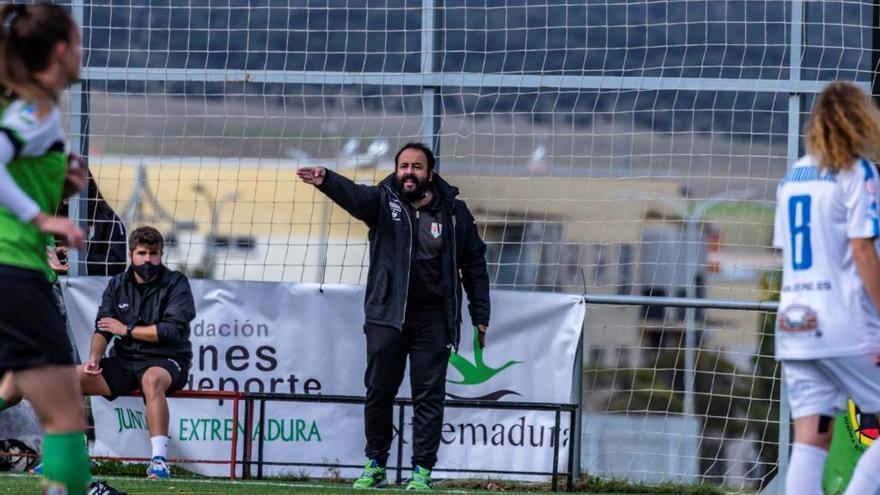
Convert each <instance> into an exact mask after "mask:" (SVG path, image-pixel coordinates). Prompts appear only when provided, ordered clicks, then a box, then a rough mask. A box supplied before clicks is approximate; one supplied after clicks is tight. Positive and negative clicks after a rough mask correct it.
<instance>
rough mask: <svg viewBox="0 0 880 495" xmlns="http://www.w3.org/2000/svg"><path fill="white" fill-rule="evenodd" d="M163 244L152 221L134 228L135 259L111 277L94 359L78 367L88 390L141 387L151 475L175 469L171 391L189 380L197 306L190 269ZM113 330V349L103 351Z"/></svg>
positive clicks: (117, 391) (120, 391) (114, 392)
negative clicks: (175, 267) (169, 257)
mask: <svg viewBox="0 0 880 495" xmlns="http://www.w3.org/2000/svg"><path fill="white" fill-rule="evenodd" d="M164 244H165V242H164V240H163V239H162V234H160V233H159V231H157V230H156V229H154V228H152V227H139V228H137V229H135V230H134V231H133V232H132V233H131V236H130V237H129V240H128V249H129V256H130V257H131V266H130V267H129V268H128V270H126V271H125V272H123V273H120V274H118V275H116V276H114V277H113V278H111V279H110V282H109V283H108V284H107V288H106V289H105V290H104V295H103V296H102V298H101V306H100V308H98V314H97V316H96V318H95V320H96V331H95V334H94V336H93V337H92V344H91V350H90V351H89V356H88V359H87V360H86V361H85V363H84V364H82V365H80V366H78V367H77V373H78V375H79V380H80V384H81V385H82V389H83V393H84V394H86V395H103V396H105V397H107V398H108V399H109V400H113V399H115V398H116V397H118V396H120V395H124V394H128V393H131V392H133V391H135V390H138V389H139V390H140V391H141V392H142V393H143V395H144V403H145V404H146V412H147V428H148V429H149V432H150V442H151V444H152V449H153V455H152V460H151V462H150V466H149V468H148V469H147V476H148V477H149V478H151V479H167V478H169V477H170V475H171V471H170V469H169V468H168V464H167V463H166V457H167V455H168V454H167V452H168V401H167V400H166V394H168V393H171V392H175V391H177V390H180V389H182V388H183V387H184V385H186V381H187V375H188V373H189V367H190V362H191V360H192V346H191V345H190V341H189V335H190V328H189V324H190V322H191V321H192V320H193V319H194V318H195V313H196V312H195V303H194V302H193V296H192V291H191V290H190V286H189V281H188V280H187V278H186V276H185V275H184V274H182V273H180V272H176V271H172V270H169V269H167V268H165V267H164V266H163V265H162V249H163V247H164ZM114 338H115V339H116V342H115V344H114V346H113V351H112V352H111V354H112V355H111V356H109V357H104V351H105V350H106V349H107V344H108V343H109V342H110V341H111V340H112V339H114Z"/></svg>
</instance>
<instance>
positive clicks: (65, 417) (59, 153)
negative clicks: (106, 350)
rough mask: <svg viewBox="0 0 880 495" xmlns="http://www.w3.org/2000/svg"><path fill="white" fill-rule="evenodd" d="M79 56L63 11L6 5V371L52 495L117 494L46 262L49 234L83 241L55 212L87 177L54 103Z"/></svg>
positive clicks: (2, 216)
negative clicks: (37, 427)
mask: <svg viewBox="0 0 880 495" xmlns="http://www.w3.org/2000/svg"><path fill="white" fill-rule="evenodd" d="M81 59H82V51H81V48H80V35H79V31H78V28H77V26H76V23H75V22H74V20H73V19H72V18H71V16H70V14H69V13H68V12H67V11H66V10H65V9H64V8H63V7H60V6H56V5H52V4H47V3H40V4H32V5H23V4H17V5H16V4H5V5H2V6H0V294H2V295H3V303H2V304H0V373H5V372H11V373H12V377H13V378H12V379H13V381H14V384H15V387H16V388H17V389H18V390H19V391H21V393H23V394H24V396H25V397H26V398H27V399H28V400H30V402H31V404H32V405H33V407H34V410H35V411H36V412H37V415H38V416H39V418H40V422H41V424H42V427H43V430H44V432H45V438H44V441H43V462H44V465H45V471H44V474H45V477H46V484H45V493H47V494H52V495H55V494H69V495H85V494H86V493H88V494H90V495H104V494H115V493H119V492H117V491H115V490H113V489H112V488H110V487H108V486H107V485H106V484H103V483H100V482H95V481H94V480H93V479H92V477H91V474H90V473H89V457H88V451H87V449H86V447H85V445H84V444H83V441H82V438H83V428H84V426H85V421H84V418H85V413H84V409H83V402H82V394H81V391H80V386H79V383H78V381H77V378H76V373H75V370H74V367H73V358H72V354H73V353H72V349H71V346H70V341H69V340H68V339H67V335H66V334H65V329H64V320H63V318H62V316H61V314H60V312H59V310H58V305H57V303H56V301H55V299H54V296H53V293H52V286H51V284H50V280H51V279H52V277H53V274H52V269H51V267H50V266H49V262H48V260H47V258H46V246H47V245H49V244H50V243H51V238H52V236H57V237H59V238H60V239H62V240H63V241H64V242H65V243H66V244H68V245H70V246H72V247H80V246H81V245H82V243H83V233H82V231H80V229H79V228H78V227H77V226H76V224H75V223H74V222H72V221H71V220H70V219H67V218H64V217H56V216H53V212H54V211H56V209H57V207H58V204H59V203H60V201H61V199H62V197H63V196H64V195H69V194H72V193H74V192H76V190H78V189H79V187H81V186H82V184H83V182H84V175H83V174H84V172H85V171H84V170H82V169H78V168H76V167H69V166H68V160H67V155H66V153H65V144H64V132H63V129H62V126H61V112H60V110H59V108H58V98H59V96H60V94H61V92H62V91H63V90H64V88H66V87H67V86H68V85H70V84H71V83H73V82H74V81H76V80H77V79H78V78H79V68H80V63H81ZM74 163H76V162H74ZM71 185H73V186H74V187H66V186H71Z"/></svg>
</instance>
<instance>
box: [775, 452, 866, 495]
mask: <svg viewBox="0 0 880 495" xmlns="http://www.w3.org/2000/svg"><path fill="white" fill-rule="evenodd" d="M826 457H828V451H827V450H825V449H820V448H819V447H813V446H812V445H807V444H805V443H796V444H794V445H792V447H791V460H790V461H789V462H788V475H787V476H786V477H785V493H786V495H821V494H822V472H823V471H824V467H825V458H826ZM864 495H867V494H864Z"/></svg>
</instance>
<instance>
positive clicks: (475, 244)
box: [319, 170, 490, 469]
mask: <svg viewBox="0 0 880 495" xmlns="http://www.w3.org/2000/svg"><path fill="white" fill-rule="evenodd" d="M433 187H434V193H435V199H434V200H433V201H432V202H431V204H430V205H429V206H428V207H426V208H425V209H424V212H423V213H424V215H423V217H422V218H421V219H420V218H419V214H418V213H417V212H416V210H415V209H414V208H413V206H412V205H411V204H410V203H409V202H408V201H405V200H403V199H402V198H400V197H399V195H398V194H397V185H396V181H395V177H394V174H391V175H389V176H388V177H386V178H385V179H384V180H382V182H380V183H379V185H377V186H365V185H359V184H355V183H354V182H352V181H351V180H349V179H347V178H345V177H343V176H341V175H339V174H336V173H334V172H332V171H329V170H328V171H327V174H326V176H325V178H324V182H323V183H322V184H321V186H319V189H320V190H321V191H322V192H323V193H324V194H326V195H327V196H328V197H330V199H332V200H333V201H334V202H336V204H338V205H339V206H341V207H342V208H343V209H345V210H346V211H347V212H349V213H350V214H351V215H352V216H354V217H355V218H357V219H360V220H362V221H363V222H364V223H366V224H367V227H369V229H370V233H369V238H370V271H369V274H368V276H367V288H366V297H365V300H364V312H365V315H366V325H365V326H364V331H365V333H366V336H367V370H366V374H365V378H364V382H365V384H366V386H367V396H366V403H365V404H364V423H365V424H364V428H365V433H366V437H367V445H366V448H365V453H366V455H367V457H368V458H370V459H373V460H376V461H377V462H379V463H380V465H384V464H385V462H386V461H387V459H388V453H389V449H390V446H391V441H392V438H393V428H392V415H393V403H394V397H395V395H396V393H397V388H398V387H399V386H400V382H401V380H402V379H403V373H404V368H405V366H406V355H407V354H409V359H410V364H411V366H410V376H411V378H412V387H413V401H414V403H415V408H414V411H413V446H412V449H413V450H412V451H413V457H412V461H413V465H418V466H422V467H425V468H427V469H433V466H434V464H435V463H436V462H437V451H438V449H439V445H440V435H441V429H442V426H443V400H444V398H445V395H446V392H445V390H446V389H445V379H446V367H447V364H448V359H449V347H453V348H456V349H457V348H458V343H459V340H460V339H461V334H460V333H461V332H460V327H461V301H462V288H464V291H465V292H467V295H468V301H469V304H468V311H469V313H470V316H471V322H472V323H473V324H474V325H477V324H483V325H488V324H489V309H490V307H489V275H488V272H487V271H486V258H485V254H486V245H485V244H484V243H483V241H482V240H481V239H480V237H479V235H478V233H477V227H476V224H475V222H474V217H473V216H472V215H471V212H470V211H468V208H467V205H465V203H464V202H463V201H461V200H459V199H457V198H456V197H457V196H458V189H457V188H455V187H453V186H451V185H449V184H448V183H447V182H446V181H444V180H443V179H442V178H440V176H439V175H437V174H434V176H433ZM434 222H436V227H437V231H433V229H434V225H432V223H434ZM422 223H424V225H423V224H422ZM425 227H427V228H428V233H427V234H426V233H425V230H426V229H425ZM441 228H442V230H441ZM425 235H427V236H428V237H429V238H434V239H441V243H440V248H439V254H437V255H436V256H437V257H439V263H436V258H435V257H433V252H434V251H433V250H434V249H436V246H432V247H430V248H429V247H428V245H427V244H434V243H433V239H431V240H430V241H426V238H425V237H424V236H425ZM426 248H428V249H427V251H431V252H432V253H431V257H430V258H426V259H425V258H417V256H418V255H419V254H420V252H421V254H422V255H424V254H425V251H426ZM426 260H430V261H426ZM414 270H415V271H414ZM418 270H421V271H418ZM438 271H439V276H437V274H438ZM428 279H430V280H431V281H434V280H439V282H434V283H431V286H430V287H427V288H426V287H418V284H422V285H425V283H426V280H428ZM411 283H415V284H416V290H415V291H414V290H413V287H410V284H411ZM408 304H409V305H412V306H411V307H409V308H408ZM414 307H415V308H417V309H415V310H414ZM408 309H409V311H408ZM408 312H409V316H408V314H407V313H408ZM410 320H412V321H410ZM444 334H445V335H444Z"/></svg>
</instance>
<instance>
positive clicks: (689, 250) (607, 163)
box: [69, 0, 876, 489]
mask: <svg viewBox="0 0 880 495" xmlns="http://www.w3.org/2000/svg"><path fill="white" fill-rule="evenodd" d="M73 6H74V9H75V11H76V12H78V15H79V16H80V18H81V19H82V25H83V34H84V45H85V48H86V51H85V53H86V57H85V61H84V65H85V67H84V70H83V81H84V82H83V84H82V85H81V86H80V87H78V88H76V89H77V90H76V91H74V92H72V93H71V98H70V101H69V106H70V109H71V111H70V119H71V131H72V139H73V143H74V145H75V147H78V149H80V150H82V151H83V152H84V154H86V155H87V156H88V159H89V163H90V167H91V171H92V173H93V174H94V177H95V179H96V184H97V186H98V189H99V190H100V193H101V195H102V197H103V198H105V199H106V204H107V205H109V206H111V207H112V209H113V210H115V212H116V214H118V216H119V218H120V219H121V221H122V222H123V223H124V225H125V226H126V227H127V228H128V229H129V230H130V229H132V228H133V227H135V226H138V225H144V224H150V225H154V226H156V227H158V228H159V229H160V230H161V231H162V233H163V234H164V235H165V236H166V237H167V250H166V251H167V259H168V262H169V264H170V265H171V266H172V267H173V268H176V269H180V270H183V271H185V272H187V273H188V274H189V275H190V276H193V277H205V278H215V279H236V280H239V279H244V280H257V281H286V282H320V283H352V284H357V283H364V282H365V280H366V275H367V268H368V256H367V254H368V243H367V229H366V227H365V226H364V225H363V224H361V223H360V222H358V221H356V220H354V219H352V218H351V217H350V216H349V215H348V214H347V213H345V212H344V211H343V210H341V209H339V208H338V207H336V206H334V205H332V204H331V203H330V202H329V201H328V200H327V199H326V198H325V197H324V196H322V195H321V194H320V193H316V191H315V190H314V188H312V187H311V186H309V185H306V184H303V183H300V182H298V181H297V180H296V174H295V171H296V168H297V167H302V166H323V167H327V168H329V169H332V170H335V171H337V172H339V173H341V174H344V175H346V176H348V177H350V178H352V179H354V180H355V181H356V182H358V183H362V184H375V183H377V182H378V181H380V180H382V179H383V178H384V177H386V176H387V175H388V174H390V173H392V172H393V157H394V154H395V152H396V150H397V149H399V147H400V146H401V145H402V144H404V143H407V142H410V141H426V142H428V144H430V145H431V146H433V147H436V150H437V154H438V171H439V173H440V175H442V176H443V177H444V178H445V179H446V180H447V181H449V182H450V183H452V184H453V185H455V186H457V187H458V188H459V189H460V191H461V196H460V197H461V198H462V199H464V200H465V201H466V202H467V203H468V205H469V206H470V208H471V210H472V211H473V212H474V214H475V217H476V219H477V222H478V226H479V230H480V233H481V235H482V236H483V239H484V240H485V242H486V244H487V246H488V251H487V254H486V256H487V260H488V263H489V273H490V277H491V283H492V286H493V288H495V289H505V290H527V291H560V292H571V293H578V294H580V293H585V294H587V295H591V296H608V300H609V301H610V302H611V303H603V304H598V303H595V304H590V306H589V309H588V311H587V317H586V321H585V323H584V343H583V351H584V352H583V362H584V373H583V375H582V389H583V404H584V417H583V425H584V428H583V444H582V451H581V464H582V468H583V469H585V470H587V471H589V472H590V473H592V474H600V475H609V476H616V477H625V478H629V479H634V480H644V481H662V480H673V481H682V482H695V483H704V482H705V483H720V484H726V485H729V486H732V487H736V488H747V489H756V488H759V487H762V486H764V485H765V484H766V483H767V482H768V481H769V480H770V479H771V478H772V477H773V476H774V475H775V474H776V470H777V467H778V465H779V459H780V456H781V455H784V454H783V453H782V451H780V450H779V448H778V447H779V438H780V437H779V435H780V410H779V406H780V403H779V397H780V382H779V380H778V370H777V368H776V365H775V363H774V362H773V360H772V329H773V324H772V320H773V317H772V315H771V314H768V313H764V312H759V311H748V310H734V309H720V308H721V307H724V305H723V304H719V308H696V309H692V310H688V309H687V308H684V307H673V306H669V305H668V304H667V303H665V302H663V301H664V300H660V299H656V300H654V299H648V298H660V297H682V298H690V299H700V300H707V301H721V302H731V301H753V302H754V301H760V300H765V299H772V298H774V297H775V295H776V294H777V290H778V289H777V285H776V284H777V270H778V265H779V260H778V257H777V255H776V254H775V252H774V251H773V250H772V249H771V247H770V246H771V235H772V232H771V231H772V228H771V227H772V221H773V208H774V198H775V190H776V185H777V183H778V181H779V179H780V178H781V177H782V176H783V175H784V174H785V172H786V168H787V166H788V164H789V163H790V162H791V161H792V159H793V158H795V157H796V156H797V154H798V153H799V141H800V132H801V127H802V124H803V121H804V117H805V115H806V112H808V110H809V108H810V105H811V104H812V100H813V95H815V94H816V93H817V92H818V91H820V90H821V88H822V87H823V85H824V83H826V82H827V81H830V80H833V79H847V80H853V81H856V82H858V83H859V84H861V85H863V86H864V87H865V88H868V89H869V88H870V86H871V78H872V75H873V69H874V67H873V65H872V63H873V62H872V53H873V51H872V50H873V49H875V48H876V47H873V46H872V39H873V34H872V33H873V32H874V29H876V28H875V24H874V19H875V17H874V16H875V12H874V9H875V7H874V6H873V3H871V2H854V1H847V2H842V1H840V2H834V1H829V2H802V1H774V0H766V1H765V0H755V1H752V0H734V1H727V2H713V1H692V2H684V1H657V2H653V1H650V2H649V1H637V2H624V1H601V2H586V1H581V2H574V1H571V0H541V1H525V0H506V1H504V2H475V1H466V0H443V1H441V0H423V1H421V2H420V1H417V0H377V1H372V0H370V1H365V0H359V1H358V0H351V1H330V2H326V1H316V0H296V1H276V0H267V1H261V2H245V1H232V2H219V3H218V2H204V1H186V2H168V1H159V2H157V1H140V0H138V1H129V2H122V3H119V2H94V3H89V2H87V3H85V4H82V3H80V2H74V4H73ZM96 198H97V196H94V197H88V198H86V199H85V200H83V201H82V202H80V203H78V205H79V206H78V207H77V209H76V211H77V212H78V217H79V219H80V220H81V221H83V222H86V223H87V224H88V226H89V227H90V229H91V230H92V231H94V232H98V231H99V230H100V229H97V228H96V227H97V226H101V225H102V224H103V223H106V222H111V221H112V217H110V218H107V217H102V216H101V215H98V214H97V213H95V211H96V208H91V207H88V205H89V204H92V205H94V204H98V203H101V201H100V200H98V199H96ZM102 243H103V244H102ZM102 245H103V247H104V248H107V247H108V246H110V247H112V242H111V241H108V240H107V239H100V238H98V237H96V238H95V239H94V242H93V243H92V244H90V249H93V250H95V253H98V251H99V248H100V247H101V246H102ZM82 256H84V257H85V258H86V259H87V260H88V261H89V262H90V265H89V266H91V263H92V262H93V261H95V260H97V261H96V265H95V266H97V267H98V269H100V263H99V261H100V259H99V258H100V253H98V254H94V253H92V254H90V253H83V255H82ZM93 258H94V259H93ZM105 261H106V258H105ZM117 262H118V261H117ZM111 264H112V263H111ZM90 271H91V269H90ZM79 273H80V274H83V273H85V272H84V271H80V272H79ZM94 273H96V272H92V273H91V274H94ZM633 296H639V297H636V298H634V299H627V297H633ZM622 303H627V304H622ZM783 417H784V414H783ZM786 428H787V423H785V422H783V423H782V430H785V429H786Z"/></svg>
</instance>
